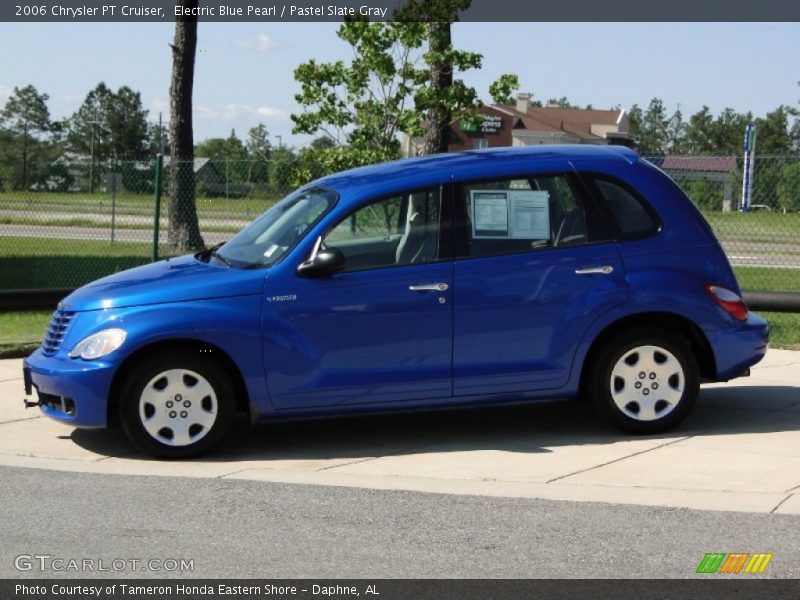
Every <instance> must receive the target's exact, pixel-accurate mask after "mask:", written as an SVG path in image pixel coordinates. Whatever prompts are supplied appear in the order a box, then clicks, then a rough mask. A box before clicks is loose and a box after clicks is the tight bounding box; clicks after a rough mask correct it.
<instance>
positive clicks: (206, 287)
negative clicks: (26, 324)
mask: <svg viewBox="0 0 800 600" xmlns="http://www.w3.org/2000/svg"><path fill="white" fill-rule="evenodd" d="M213 262H216V261H213ZM265 278H266V272H265V271H264V269H233V268H228V267H225V266H224V265H221V264H209V263H205V262H202V261H200V260H197V259H196V258H195V257H194V256H191V255H189V256H181V257H179V258H173V259H169V260H162V261H161V262H157V263H152V264H149V265H144V266H141V267H136V268H135V269H130V270H128V271H122V272H120V273H115V274H114V275H109V276H108V277H103V278H102V279H98V280H97V281H93V282H92V283H90V284H88V285H85V286H83V287H82V288H79V289H77V290H75V291H74V292H73V293H72V294H70V295H69V296H67V297H66V298H64V300H62V301H61V303H60V304H59V307H60V308H62V309H64V310H71V311H84V310H99V309H104V308H124V307H126V306H141V305H146V304H160V303H164V302H185V301H189V300H205V299H208V298H224V297H226V296H244V295H249V294H260V293H261V292H262V291H263V288H264V280H265Z"/></svg>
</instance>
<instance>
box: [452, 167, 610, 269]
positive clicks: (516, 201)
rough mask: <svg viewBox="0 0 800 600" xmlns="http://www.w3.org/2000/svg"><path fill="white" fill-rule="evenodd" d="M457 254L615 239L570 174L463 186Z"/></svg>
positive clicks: (491, 253)
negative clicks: (611, 236) (611, 237)
mask: <svg viewBox="0 0 800 600" xmlns="http://www.w3.org/2000/svg"><path fill="white" fill-rule="evenodd" d="M456 203H457V206H456V216H457V217H458V216H459V215H460V216H461V219H459V221H460V225H461V227H460V228H459V229H460V236H459V237H460V238H461V239H460V240H459V241H460V243H458V244H457V246H458V247H457V250H456V253H457V256H459V257H478V256H494V255H499V254H515V253H520V252H531V251H536V250H541V249H546V248H563V247H567V246H576V245H583V244H587V243H593V242H596V241H601V240H607V239H610V234H609V232H608V230H607V228H606V227H605V225H604V223H603V222H602V218H601V217H600V215H599V214H597V211H596V209H595V208H594V206H593V205H591V202H590V201H586V200H585V199H584V198H583V197H582V196H581V194H580V193H579V190H578V188H577V187H576V185H575V184H574V182H573V181H571V180H570V177H569V176H567V175H566V174H555V175H536V176H530V177H515V178H508V179H498V180H494V181H480V182H470V183H464V184H462V185H460V186H459V187H458V190H457V192H456Z"/></svg>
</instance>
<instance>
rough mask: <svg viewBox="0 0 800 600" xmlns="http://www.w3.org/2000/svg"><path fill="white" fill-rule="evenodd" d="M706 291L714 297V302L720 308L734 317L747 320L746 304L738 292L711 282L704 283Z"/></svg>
mask: <svg viewBox="0 0 800 600" xmlns="http://www.w3.org/2000/svg"><path fill="white" fill-rule="evenodd" d="M706 291H707V292H708V295H709V296H711V297H712V298H713V299H714V302H716V303H717V304H719V305H720V306H721V307H722V310H724V311H725V312H726V313H728V314H729V315H730V316H732V317H733V318H734V319H739V320H740V321H746V320H747V313H748V310H747V304H745V303H744V300H742V299H741V297H740V296H739V295H738V294H735V293H734V292H732V291H730V290H729V289H728V288H724V287H722V286H719V285H714V284H712V283H707V284H706Z"/></svg>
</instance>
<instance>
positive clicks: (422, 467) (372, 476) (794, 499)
mask: <svg viewBox="0 0 800 600" xmlns="http://www.w3.org/2000/svg"><path fill="white" fill-rule="evenodd" d="M20 364H21V361H19V360H6V361H0V465H6V466H12V467H27V468H38V469H54V470H58V471H71V472H86V473H105V474H117V475H165V476H180V477H196V478H213V479H235V480H251V481H270V482H278V483H300V484H317V485H327V486H342V487H355V488H367V489H390V490H409V491H423V492H434V493H444V494H457V495H477V496H496V497H509V498H540V499H548V500H573V501H593V502H607V503H618V504H640V505H651V506H667V507H685V508H694V509H701V510H723V511H745V512H761V513H786V514H800V376H799V375H798V374H800V352H789V351H782V350H770V351H769V353H768V354H767V357H766V358H765V360H764V361H762V363H761V364H760V365H758V366H757V367H755V368H754V369H753V372H752V375H751V377H749V378H744V379H739V380H736V381H733V382H729V383H727V384H718V385H717V384H715V385H710V386H704V387H703V389H702V392H701V396H700V400H699V403H698V406H697V407H696V408H695V411H694V413H693V414H692V415H691V416H690V417H689V419H687V421H686V422H685V423H684V424H683V425H681V426H680V427H679V428H677V429H676V430H674V431H672V432H670V433H668V434H663V435H660V436H649V437H629V436H626V435H624V434H619V433H617V432H615V431H613V430H611V429H609V428H608V427H607V426H606V425H605V424H604V423H602V422H600V421H599V420H598V419H597V418H596V417H595V416H594V414H593V413H592V411H591V410H590V409H589V408H588V407H587V406H586V405H583V404H577V403H567V404H565V403H559V404H546V405H530V406H523V407H513V408H492V409H477V410H459V411H446V412H444V411H442V412H429V413H417V414H409V415H391V416H389V415H387V416H378V417H363V418H347V419H330V420H317V421H305V422H295V423H282V424H270V425H261V426H258V427H256V428H250V427H249V426H247V425H246V424H245V423H240V424H239V425H238V426H237V427H238V429H237V431H236V432H235V435H233V436H231V438H230V439H229V440H227V441H226V442H225V443H224V444H223V445H222V446H221V447H220V448H219V449H218V450H217V451H215V452H214V453H213V454H212V455H210V456H207V457H204V458H201V459H197V460H192V461H188V462H159V461H155V460H151V459H149V458H147V457H145V456H143V455H141V454H139V453H137V452H136V451H135V450H134V449H133V448H132V447H131V446H130V444H129V443H128V442H127V441H126V440H125V438H124V436H123V434H122V433H121V432H120V431H117V430H111V431H85V430H73V429H72V428H70V427H66V426H63V425H60V424H58V423H55V422H53V421H50V420H49V419H46V418H43V417H40V416H39V414H38V412H37V411H34V410H28V411H25V410H24V409H23V408H22V401H21V399H22V397H23V390H22V378H21V368H20Z"/></svg>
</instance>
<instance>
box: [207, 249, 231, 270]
mask: <svg viewBox="0 0 800 600" xmlns="http://www.w3.org/2000/svg"><path fill="white" fill-rule="evenodd" d="M208 255H209V256H213V257H214V258H216V259H217V260H218V261H220V262H221V263H222V264H224V265H225V266H226V267H228V268H231V267H233V263H232V262H231V261H229V260H228V259H227V258H225V257H224V256H222V254H220V253H219V252H217V250H216V248H212V249H211V250H209V252H208Z"/></svg>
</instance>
